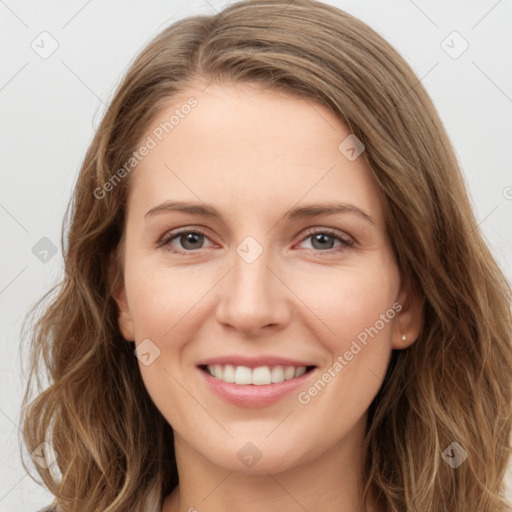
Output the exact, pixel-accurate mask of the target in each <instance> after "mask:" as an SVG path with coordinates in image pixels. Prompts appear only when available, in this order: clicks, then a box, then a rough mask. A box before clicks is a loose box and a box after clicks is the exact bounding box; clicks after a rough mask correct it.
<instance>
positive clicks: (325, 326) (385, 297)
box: [289, 258, 399, 354]
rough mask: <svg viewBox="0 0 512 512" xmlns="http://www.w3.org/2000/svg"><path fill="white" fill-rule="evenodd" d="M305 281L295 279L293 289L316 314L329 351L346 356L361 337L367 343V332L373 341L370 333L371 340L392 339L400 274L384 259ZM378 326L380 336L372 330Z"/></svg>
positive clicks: (305, 279)
mask: <svg viewBox="0 0 512 512" xmlns="http://www.w3.org/2000/svg"><path fill="white" fill-rule="evenodd" d="M290 278H291V276H290ZM302 278H303V279H301V278H300V277H299V278H294V280H293V281H292V282H293V285H292V286H293V287H294V290H296V293H297V295H298V296H299V297H301V299H302V300H303V302H304V303H305V304H306V305H307V306H308V308H309V310H310V311H311V312H312V313H314V316H312V315H311V314H310V315H308V316H309V317H310V318H313V320H311V322H314V323H316V325H317V327H316V328H315V331H316V332H318V331H319V329H320V330H321V332H322V333H325V335H323V336H322V337H321V340H322V341H323V343H324V344H326V345H328V347H329V352H331V353H332V354H334V353H336V354H339V353H343V352H344V351H345V350H348V348H349V346H350V343H351V341H352V340H354V339H357V338H358V336H359V339H360V340H361V341H364V338H365V333H366V336H367V337H368V338H370V335H369V334H368V330H370V331H371V333H372V334H373V336H371V338H373V337H376V336H378V337H379V338H380V339H381V340H382V339H383V338H385V337H386V336H387V337H388V338H389V334H390V331H391V325H392V322H393V318H395V317H396V311H395V310H394V309H393V308H392V306H393V304H394V302H395V299H396V297H397V295H398V288H399V286H398V285H399V275H398V273H397V272H396V269H395V268H394V267H393V266H392V265H389V264H387V262H386V260H385V259H384V258H382V260H381V258H375V261H374V262H372V263H371V264H368V265H364V266H358V267H355V266H352V267H348V266H347V267H344V268H341V267H339V268H336V269H333V268H330V269H328V272H327V271H326V272H324V271H322V272H317V273H316V274H315V276H314V278H313V277H312V276H311V274H309V275H307V276H306V274H304V275H303V276H302ZM289 282H290V281H289ZM303 318H304V317H303ZM312 325H313V324H312ZM375 326H376V328H377V330H378V334H375V331H374V330H373V329H372V327H375Z"/></svg>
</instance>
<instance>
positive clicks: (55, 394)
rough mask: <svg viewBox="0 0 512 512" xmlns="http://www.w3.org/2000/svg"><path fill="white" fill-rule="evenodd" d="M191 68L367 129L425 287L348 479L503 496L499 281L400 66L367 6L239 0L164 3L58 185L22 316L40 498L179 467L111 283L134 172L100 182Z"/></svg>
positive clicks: (448, 161)
mask: <svg viewBox="0 0 512 512" xmlns="http://www.w3.org/2000/svg"><path fill="white" fill-rule="evenodd" d="M197 80H202V81H203V82H204V83H205V84H207V83H211V82H214V81H215V82H219V83H222V82H224V81H234V82H238V83H257V84H260V85H262V86H265V87H266V88H268V89H274V90H280V91H287V92H288V93H291V94H299V95H301V96H302V97H304V98H308V99H311V100H316V101H318V102H320V103H321V104H323V105H325V106H327V107H328V108H330V109H331V110H332V111H333V112H334V113H335V114H336V115H337V116H338V118H339V119H340V121H341V122H342V123H344V124H345V125H346V126H348V127H349V128H350V131H351V132H352V133H353V134H355V135H356V136H357V137H358V138H359V139H360V140H361V141H362V142H363V143H364V145H365V147H366V150H365V152H364V153H363V158H365V159H366V162H367V164H368V166H369V168H370V169H371V172H372V175H373V176H374V178H375V180H376V183H377V184H378V187H379V192H380V194H381V196H382V200H383V204H384V213H385V221H386V228H387V236H388V237H389V240H390V243H391V246H392V249H393V256H394V258H395V261H396V263H397V265H398V268H399V270H400V274H401V278H402V280H403V282H405V283H406V285H407V287H408V289H410V290H413V291H416V292H417V293H419V294H420V295H421V297H422V299H423V301H424V305H423V313H424V320H425V321H424V327H423V330H422V332H421V335H420V337H419V338H418V339H417V340H416V342H415V343H414V344H413V345H412V346H410V347H409V348H408V349H406V350H400V351H393V354H392V359H391V363H390V365H389V368H388V372H387V374H386V378H385V380H384V383H383V385H382V387H381V389H380V390H379V393H378V395H377V396H376V397H375V399H374V401H373V402H372V404H371V406H370V411H369V415H368V425H367V435H366V440H365V446H364V458H365V459H364V460H365V466H364V478H365V482H366V486H365V488H364V491H363V498H364V499H366V497H367V496H368V495H369V492H370V491H371V492H372V493H374V496H375V497H376V498H377V501H378V503H379V506H380V507H381V509H382V510H385V511H389V512H404V511H418V512H442V511H450V512H468V511H478V512H491V511H492V512H502V511H504V510H506V502H505V500H504V498H503V494H504V491H505V489H504V482H503V479H504V474H505V470H506V467H507V462H508V459H509V455H510V432H511V426H512V423H511V421H512V419H511V414H512V411H511V408H510V403H511V399H512V389H511V381H510V376H511V374H512V351H511V330H512V318H511V309H510V303H511V288H510V285H509V284H508V282H507V281H506V279H505V277H504V275H503V273H502V272H501V270H500V268H499V267H498V265H497V264H496V262H495V260H494V258H493V256H492V254H491V252H490V251H489V248H488V247H487V245H486V243H485V242H484V239H483V236H482V233H481V231H480V228H479V226H478V224H477V222H476V220H475V217H474V214H473V211H472V208H471V205H470V201H469V200H468V195H467V192H466V189H465V184H464V180H463V177H462V175H461V171H460V169H459V165H458V163H457V160H456V157H455V155H454V152H453V149H452V146H451V144H450V141H449V139H448V136H447V134H446V132H445V130H444V128H443V125H442V124H441V121H440V119H439V117H438V115H437V113H436V110H435V108H434V106H433V104H432V102H431V100H430V98H429V96H428V94H427V93H426V91H425V89H424V88H423V86H422V84H421V83H420V82H419V80H418V78H417V77H416V76H415V74H414V73H413V71H412V70H411V68H410V67H409V65H408V64H407V63H406V62H405V61H404V59H403V58H402V57H401V56H400V55H399V54H398V53H397V52H396V51H395V50H394V49H393V48H392V47H391V46H390V44H389V43H387V42H386V41H385V40H383V39H382V37H380V36H379V35H378V34H377V33H376V32H375V31H373V30H372V29H371V28H369V27H368V26H367V25H365V24H364V23H363V22H361V21H359V20H358V19H356V18H354V17H352V16H351V15H349V14H347V13H345V12H343V11H341V10H339V9H336V8H334V7H331V6H328V5H325V4H322V3H319V2H315V1H312V0H296V1H294V2H291V3H290V2H288V1H285V0H275V1H274V0H273V1H270V0H253V1H245V2H240V3H236V4H233V5H230V6H228V7H227V8H226V9H224V10H223V11H222V12H220V13H218V14H217V15H214V16H195V17H190V18H187V19H183V20H181V21H178V22H176V23H174V24H173V25H171V26H169V27H168V28H166V29H165V30H164V31H163V32H161V33H160V34H159V35H158V36H157V37H156V38H154V39H153V40H152V41H151V42H150V44H149V45H148V46H147V47H146V48H144V49H143V51H142V52H141V53H140V55H139V56H138V57H137V58H136V60H135V61H134V62H133V64H132V65H131V67H130V68H129V70H128V71H127V74H126V76H125V77H124V79H123V81H122V83H121V84H120V86H119V87H118V89H117V91H116V93H115V96H114V97H113V99H112V101H111V103H110V105H109V107H108V110H107V112H106V113H105V115H104V117H103V120H102V122H101V124H100V126H99V128H98V129H97V132H96V134H95V137H94V139H93V141H92V143H91V144H90V147H89V149H88V152H87V154H86V157H85V159H84V162H83V165H82V167H81V171H80V174H79V176H78V180H77V183H76V187H75V190H74V195H73V198H72V200H71V202H70V204H69V208H68V211H67V215H66V219H65V221H66V225H65V228H66V229H65V230H63V240H62V242H63V254H64V264H65V268H64V276H63V278H62V280H61V282H60V283H59V284H58V285H56V286H55V287H54V288H53V289H52V290H51V291H50V292H48V294H47V295H45V297H43V298H42V299H41V301H40V302H38V304H36V306H35V307H34V308H33V310H32V311H31V313H32V314H34V315H35V314H36V313H38V318H37V321H34V322H32V325H31V326H30V330H27V331H28V334H27V337H28V338H29V339H30V361H29V365H30V368H29V370H30V375H29V381H28V384H27V389H26V392H25V396H24V400H23V410H22V414H21V421H22V430H23V440H22V442H24V443H25V445H26V448H27V449H28V450H29V451H30V452H32V451H33V450H35V449H36V448H37V447H38V446H39V445H40V444H41V443H42V442H44V441H47V442H48V444H49V445H51V447H52V448H53V450H54V451H55V452H56V454H57V459H56V461H55V463H54V464H53V465H51V466H50V467H49V468H45V467H42V466H41V465H38V464H34V467H35V468H36V470H37V472H38V474H39V475H40V476H41V478H42V479H43V482H44V485H45V486H46V487H47V488H48V489H49V490H50V491H51V492H52V493H53V494H54V495H55V496H56V500H55V503H56V504H57V503H58V504H59V506H60V507H61V509H62V510H63V511H66V512H68V511H69V512H71V511H74V512H76V511H81V512H92V511H100V510H101V511H104V512H114V511H126V510H130V511H143V510H146V508H145V507H148V504H150V506H149V507H148V508H149V509H151V507H154V508H155V509H156V507H159V506H161V501H162V499H163V497H164V496H165V495H167V494H169V493H170V492H171V491H172V489H173V488H174V487H175V486H176V485H177V482H178V475H177V469H176V462H175V455H174V447H173V433H172V429H171V427H170V425H169V424H168V423H167V422H166V420H165V419H164V418H163V416H162V415H161V413H160V412H159V411H158V410H157V409H156V407H155V406H154V404H153V403H152V401H151V398H150V397H149V395H148V393H147V391H146V389H145V387H144V385H143V382H142V379H141V376H140V372H139V368H138V364H137V359H136V357H135V356H134V353H133V350H132V348H133V345H132V344H130V343H127V342H126V341H125V340H123V338H122V336H121V334H120V332H119V328H118V324H117V309H116V305H115V302H114V300H113V298H112V289H113V288H112V287H113V285H114V282H115V281H116V279H118V278H119V277H120V272H121V269H120V268H119V260H118V259H115V258H112V255H114V254H117V256H119V245H120V244H119V241H120V237H121V234H122V230H123V226H124V222H125V213H126V203H127V192H128V190H129V183H130V181H131V180H130V179H129V176H128V177H127V178H125V179H122V180H118V181H116V183H115V186H111V187H109V191H108V193H106V194H99V193H98V190H105V184H106V183H107V182H109V180H112V177H113V176H114V175H115V174H116V173H117V172H118V170H119V169H120V168H122V167H123V166H124V165H125V163H126V162H127V161H129V160H130V157H131V156H132V155H133V152H134V151H135V150H136V149H137V144H138V143H140V139H141V137H142V136H143V134H144V133H145V131H146V130H147V129H148V126H149V125H150V123H151V121H152V120H153V119H154V118H155V116H156V115H157V114H158V113H159V112H160V111H161V110H162V108H163V107H164V106H166V105H167V104H168V102H169V100H170V99H171V98H172V97H173V95H175V94H177V93H179V92H183V91H186V90H187V85H190V84H191V83H193V82H195V81H196V82H197ZM199 108H200V106H199ZM111 183H113V182H111ZM99 196H102V197H99ZM64 231H66V232H65V233H64ZM47 301H49V304H47ZM40 310H41V311H40ZM39 312H40V313H39ZM43 374H46V375H47V377H48V379H49V387H47V388H46V389H44V390H42V389H41V385H40V380H39V376H40V375H43ZM34 377H35V378H36V379H37V384H38V389H37V396H36V397H35V398H33V399H32V400H31V401H29V400H30V398H31V397H30V390H31V383H32V381H33V379H34ZM455 442H456V443H458V445H459V446H460V447H462V449H464V450H465V451H466V452H467V454H468V457H467V459H466V460H465V461H464V462H463V463H462V464H460V466H459V467H457V468H455V467H452V465H450V464H449V463H447V462H445V460H443V453H445V450H446V449H447V448H448V449H451V450H454V449H457V448H454V445H452V443H455ZM450 446H451V447H452V448H449V447H450ZM23 464H24V467H25V469H27V471H29V468H28V467H27V465H26V464H25V462H23ZM56 473H59V474H56ZM158 510H159V509H158Z"/></svg>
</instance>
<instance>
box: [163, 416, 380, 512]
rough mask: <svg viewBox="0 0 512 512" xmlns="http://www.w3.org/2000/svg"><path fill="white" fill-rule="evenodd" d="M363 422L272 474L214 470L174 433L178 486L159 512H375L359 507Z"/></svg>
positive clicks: (208, 461)
mask: <svg viewBox="0 0 512 512" xmlns="http://www.w3.org/2000/svg"><path fill="white" fill-rule="evenodd" d="M365 422H366V415H364V416H363V417H362V418H361V420H360V421H359V422H358V424H356V426H355V427H354V428H353V429H352V430H351V431H350V432H349V433H348V434H347V435H346V436H345V437H344V438H343V439H341V440H340V442H339V443H338V444H336V445H335V446H333V447H332V448H330V449H329V450H328V452H325V453H322V454H320V455H319V456H317V457H314V458H312V459H308V460H304V461H302V462H299V463H297V464H294V465H293V466H292V467H290V468H289V469H287V470H284V471H280V472H274V473H273V472H272V471H271V468H265V467H264V466H263V464H261V466H260V469H259V471H258V472H257V473H256V472H254V471H250V470H249V471H247V472H235V471H230V470H227V469H225V468H221V467H219V466H216V465H215V464H213V463H212V462H211V461H210V460H208V459H206V458H205V457H203V456H202V455H201V454H200V453H198V452H197V451H196V450H194V449H193V448H192V447H191V446H190V445H189V444H187V443H186V441H185V440H184V439H183V438H182V437H181V436H179V435H178V434H177V433H176V432H175V434H174V438H175V451H176V462H177V466H178V473H179V479H180V483H179V486H177V487H176V488H175V489H174V491H173V492H172V493H171V494H170V495H169V496H167V498H166V499H165V501H164V504H163V508H162V512H199V511H201V510H208V511H209V512H235V511H240V510H243V511H244V512H260V511H261V510H265V511H266V512H288V511H290V512H292V511H296V510H301V509H302V510H308V511H309V512H315V511H322V512H328V511H337V512H377V511H378V509H377V508H376V505H375V504H374V502H373V501H372V500H371V499H370V500H369V503H370V506H369V508H367V509H364V508H363V507H362V506H360V505H359V502H360V498H361V493H362V488H363V481H362V478H361V474H362V464H363V461H362V447H363V444H362V443H363V439H364V433H365ZM263 460H264V459H263V457H262V459H261V460H260V461H259V462H263ZM259 462H258V463H257V464H256V465H255V466H254V469H256V468H257V467H258V465H259Z"/></svg>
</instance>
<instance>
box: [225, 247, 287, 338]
mask: <svg viewBox="0 0 512 512" xmlns="http://www.w3.org/2000/svg"><path fill="white" fill-rule="evenodd" d="M274 267H278V265H276V263H275V262H272V261H270V258H269V257H268V255H267V251H263V253H262V254H261V255H260V256H259V257H258V258H257V259H256V260H255V261H253V262H252V263H249V262H248V261H246V260H244V258H242V257H240V256H239V255H238V254H237V253H235V255H234V259H233V268H232V270H231V271H230V272H229V273H228V275H227V276H226V278H225V279H224V280H223V281H224V282H223V284H222V288H221V291H220V297H219V302H218V306H217V311H216V316H217V321H218V322H219V323H221V324H222V325H224V326H225V327H228V328H231V329H234V330H236V331H239V332H240V333H242V334H244V335H245V336H248V337H251V336H252V337H254V336H258V335H261V334H262V333H263V330H265V332H267V331H268V332H275V331H276V330H279V329H282V328H284V327H285V326H286V324H287V323H288V322H289V319H290V316H291V305H292V304H291V297H292V295H293V294H292V293H291V292H290V290H289V288H288V287H287V286H286V285H285V284H284V282H283V281H284V279H283V278H282V277H281V276H279V271H276V269H275V268H274Z"/></svg>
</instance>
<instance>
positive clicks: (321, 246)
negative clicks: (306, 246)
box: [158, 229, 354, 254]
mask: <svg viewBox="0 0 512 512" xmlns="http://www.w3.org/2000/svg"><path fill="white" fill-rule="evenodd" d="M205 239H208V240H209V238H208V236H207V235H206V234H205V233H203V232H202V231H199V230H183V231H179V232H174V233H169V234H168V236H166V237H164V238H163V239H162V241H161V242H160V243H159V244H158V246H159V247H167V248H169V250H170V251H171V252H175V253H178V254H186V253H190V252H192V251H195V250H198V249H203V247H201V245H202V243H203V242H204V240H205ZM308 239H311V240H312V245H313V247H312V249H313V250H314V251H316V252H329V251H334V252H336V251H340V250H344V249H346V248H348V247H352V246H353V245H354V242H353V241H352V239H349V238H345V237H344V236H342V235H340V234H338V232H336V231H331V230H329V229H322V230H316V231H313V232H310V233H308V234H307V235H306V236H305V237H304V238H303V239H302V242H304V241H306V240H308ZM176 240H177V241H178V242H180V244H181V248H180V247H176V246H175V245H173V244H172V242H174V241H176ZM336 241H338V242H339V245H338V248H337V249H336V248H333V247H332V244H333V243H335V242H336ZM315 244H316V245H317V247H315ZM340 246H341V247H340Z"/></svg>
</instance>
